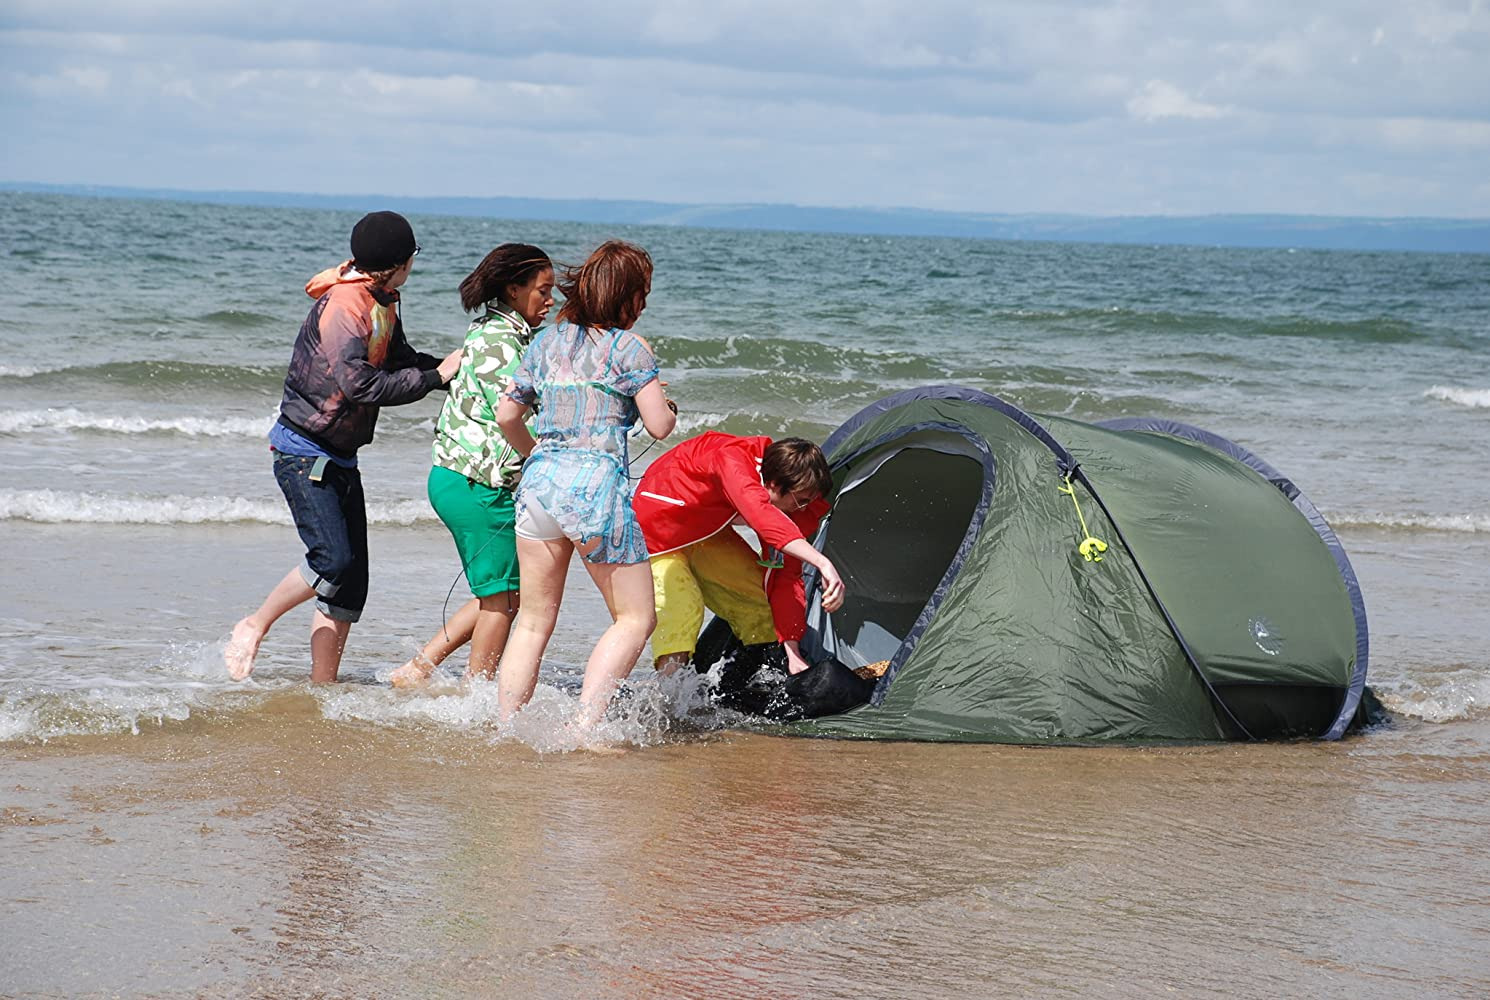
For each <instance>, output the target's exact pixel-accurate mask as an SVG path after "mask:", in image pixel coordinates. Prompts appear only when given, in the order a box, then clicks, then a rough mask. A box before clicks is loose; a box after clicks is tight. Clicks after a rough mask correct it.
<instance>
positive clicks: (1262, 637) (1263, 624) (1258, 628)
mask: <svg viewBox="0 0 1490 1000" xmlns="http://www.w3.org/2000/svg"><path fill="white" fill-rule="evenodd" d="M1247 631H1249V632H1251V633H1252V641H1253V642H1255V643H1257V648H1258V649H1260V650H1262V651H1263V652H1264V653H1266V654H1268V655H1269V656H1277V655H1278V654H1279V653H1281V652H1283V637H1282V636H1281V635H1278V634H1277V633H1276V632H1274V631H1273V626H1272V625H1271V624H1269V622H1268V620H1267V619H1266V618H1253V619H1252V620H1251V621H1249V622H1247Z"/></svg>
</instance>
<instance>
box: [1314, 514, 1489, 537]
mask: <svg viewBox="0 0 1490 1000" xmlns="http://www.w3.org/2000/svg"><path fill="white" fill-rule="evenodd" d="M1325 519H1326V520H1327V521H1329V523H1330V526H1331V527H1333V528H1336V529H1340V528H1356V529H1373V528H1374V529H1377V530H1387V531H1424V532H1428V531H1432V532H1446V533H1449V534H1469V535H1477V534H1487V533H1490V515H1486V514H1422V515H1414V516H1409V515H1392V514H1331V515H1326V517H1325Z"/></svg>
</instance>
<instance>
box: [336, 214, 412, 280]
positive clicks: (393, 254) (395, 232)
mask: <svg viewBox="0 0 1490 1000" xmlns="http://www.w3.org/2000/svg"><path fill="white" fill-rule="evenodd" d="M415 246H416V244H415V243H414V227H413V226H410V225H409V220H408V219H405V218H404V217H403V216H402V215H399V214H398V213H397V212H368V213H367V214H366V215H364V216H363V217H362V218H361V219H359V220H358V222H357V225H355V226H353V227H352V263H354V264H356V265H357V270H359V271H361V272H363V273H364V274H366V273H368V272H370V271H386V270H387V269H388V268H390V267H397V266H398V265H400V264H402V263H403V262H404V261H406V260H408V259H409V258H410V257H412V256H414V248H415Z"/></svg>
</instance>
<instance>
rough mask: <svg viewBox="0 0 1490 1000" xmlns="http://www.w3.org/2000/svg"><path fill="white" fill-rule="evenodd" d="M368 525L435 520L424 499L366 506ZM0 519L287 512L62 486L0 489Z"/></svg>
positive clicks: (233, 519) (110, 520)
mask: <svg viewBox="0 0 1490 1000" xmlns="http://www.w3.org/2000/svg"><path fill="white" fill-rule="evenodd" d="M367 519H368V521H369V523H372V524H395V525H406V526H407V525H413V524H419V523H424V522H430V521H435V520H437V518H436V517H435V513H434V511H433V510H431V509H430V506H429V503H428V502H426V501H424V500H395V501H391V502H387V503H372V504H368V506H367ZM0 520H5V521H36V522H40V523H43V524H235V523H249V524H290V523H291V521H290V514H289V510H288V509H287V508H286V507H285V505H284V502H283V501H282V500H280V499H278V498H275V499H273V500H267V499H264V500H259V499H248V498H245V497H219V496H206V497H203V496H179V495H178V496H146V495H140V494H129V495H120V494H110V493H71V492H65V491H62V490H0Z"/></svg>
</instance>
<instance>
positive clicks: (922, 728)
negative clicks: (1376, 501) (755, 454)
mask: <svg viewBox="0 0 1490 1000" xmlns="http://www.w3.org/2000/svg"><path fill="white" fill-rule="evenodd" d="M824 451H825V452H826V453H827V455H828V460H829V463H830V465H831V466H832V469H833V473H834V483H835V487H836V489H835V496H834V498H833V510H832V512H831V514H830V515H829V517H828V518H827V519H826V520H825V522H824V524H823V527H822V529H821V531H820V533H819V535H818V537H817V538H816V539H815V540H814V541H815V544H816V545H817V546H818V547H819V548H820V549H821V550H822V551H823V552H825V553H826V554H827V555H828V556H829V557H830V558H831V559H832V560H833V562H834V564H835V565H836V566H837V567H838V569H839V571H840V572H841V573H842V574H843V577H844V580H845V582H846V583H847V585H848V594H849V597H848V600H847V601H846V603H845V605H844V607H843V608H841V609H840V610H839V611H837V612H835V613H834V614H833V615H831V616H829V615H826V614H824V613H823V611H822V609H821V607H820V606H818V605H817V604H816V603H815V602H814V603H813V604H812V605H811V606H810V607H809V609H808V624H809V630H808V634H807V636H806V638H805V639H804V641H803V646H804V651H805V652H806V653H807V654H808V658H809V659H810V660H813V661H816V660H819V659H826V658H834V659H837V660H838V661H839V662H840V663H842V664H843V665H845V666H847V667H850V668H854V667H860V666H864V665H868V664H872V663H877V662H879V661H884V660H888V661H889V665H888V667H887V668H886V669H885V671H884V674H883V675H882V676H881V678H880V680H879V681H878V683H877V685H876V687H875V688H874V693H873V696H872V698H871V699H870V701H869V702H868V703H867V704H864V705H861V706H859V707H858V708H854V709H852V710H850V711H847V712H844V713H842V714H839V715H832V716H827V717H824V718H818V719H812V720H808V721H801V722H796V723H791V724H789V725H788V727H787V728H788V730H789V731H794V732H797V733H801V734H811V735H821V736H846V737H867V738H889V739H926V740H969V741H990V742H1009V743H1047V742H1062V743H1074V742H1087V741H1103V740H1115V739H1130V740H1164V739H1180V740H1217V739H1251V738H1266V737H1279V736H1315V737H1321V738H1324V739H1335V738H1338V737H1339V736H1340V735H1341V734H1342V733H1343V732H1344V731H1345V728H1346V726H1347V724H1349V723H1350V721H1351V719H1352V717H1353V716H1354V715H1355V713H1356V709H1357V706H1358V703H1359V702H1360V699H1361V693H1362V691H1363V689H1364V687H1365V680H1366V660H1367V635H1366V614H1365V606H1364V604H1363V603H1362V600H1361V594H1360V588H1359V586H1358V585H1357V583H1356V577H1355V573H1354V571H1353V570H1352V569H1351V566H1350V561H1349V560H1348V559H1347V558H1346V555H1345V552H1344V550H1343V549H1342V548H1341V546H1340V543H1339V541H1338V540H1337V539H1336V537H1335V535H1334V532H1333V531H1331V530H1330V527H1329V526H1328V525H1327V524H1326V523H1325V521H1324V519H1323V518H1322V517H1321V516H1320V515H1319V512H1318V511H1316V510H1315V509H1314V506H1313V505H1312V504H1311V503H1309V501H1308V500H1307V499H1306V498H1305V497H1304V495H1303V494H1302V493H1300V492H1299V490H1298V488H1297V487H1295V486H1294V485H1293V483H1291V482H1290V481H1289V480H1288V479H1286V478H1285V477H1284V476H1282V475H1281V474H1280V473H1278V472H1277V471H1276V470H1274V469H1273V468H1272V467H1271V466H1269V465H1268V464H1267V463H1266V462H1264V461H1262V460H1261V459H1259V458H1257V457H1256V456H1254V455H1252V454H1251V453H1249V452H1248V451H1246V450H1245V449H1243V448H1241V447H1239V446H1237V445H1235V444H1233V443H1231V442H1229V441H1226V440H1224V439H1223V438H1220V437H1217V436H1215V435H1213V434H1210V433H1207V432H1205V431H1202V430H1200V429H1198V428H1194V427H1190V426H1188V425H1185V424H1180V423H1175V422H1172V421H1162V420H1115V421H1107V422H1105V423H1103V424H1098V425H1092V424H1085V423H1081V422H1079V421H1075V420H1069V419H1064V418H1060V417H1043V416H1042V417H1038V418H1037V417H1035V416H1032V415H1030V414H1027V413H1025V412H1023V411H1021V410H1020V409H1018V408H1017V407H1014V406H1012V405H1010V404H1009V403H1006V402H1004V401H1003V400H1001V399H998V398H997V397H995V396H991V395H988V394H987V393H983V392H978V391H976V390H971V389H963V388H956V387H951V386H928V387H924V388H919V389H912V390H909V391H907V392H902V393H899V394H897V395H894V396H891V397H889V398H888V399H885V400H882V401H881V402H878V403H875V404H874V405H872V406H869V407H867V408H866V409H864V410H863V411H861V412H860V413H858V414H857V415H856V416H854V417H853V418H852V419H850V420H849V421H848V422H847V423H845V424H844V425H843V426H842V427H841V428H839V429H838V431H837V432H835V433H834V434H833V435H832V437H831V438H829V440H828V442H827V444H826V445H825V447H824ZM812 583H813V581H811V580H809V593H816V592H817V591H816V587H815V586H812Z"/></svg>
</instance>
